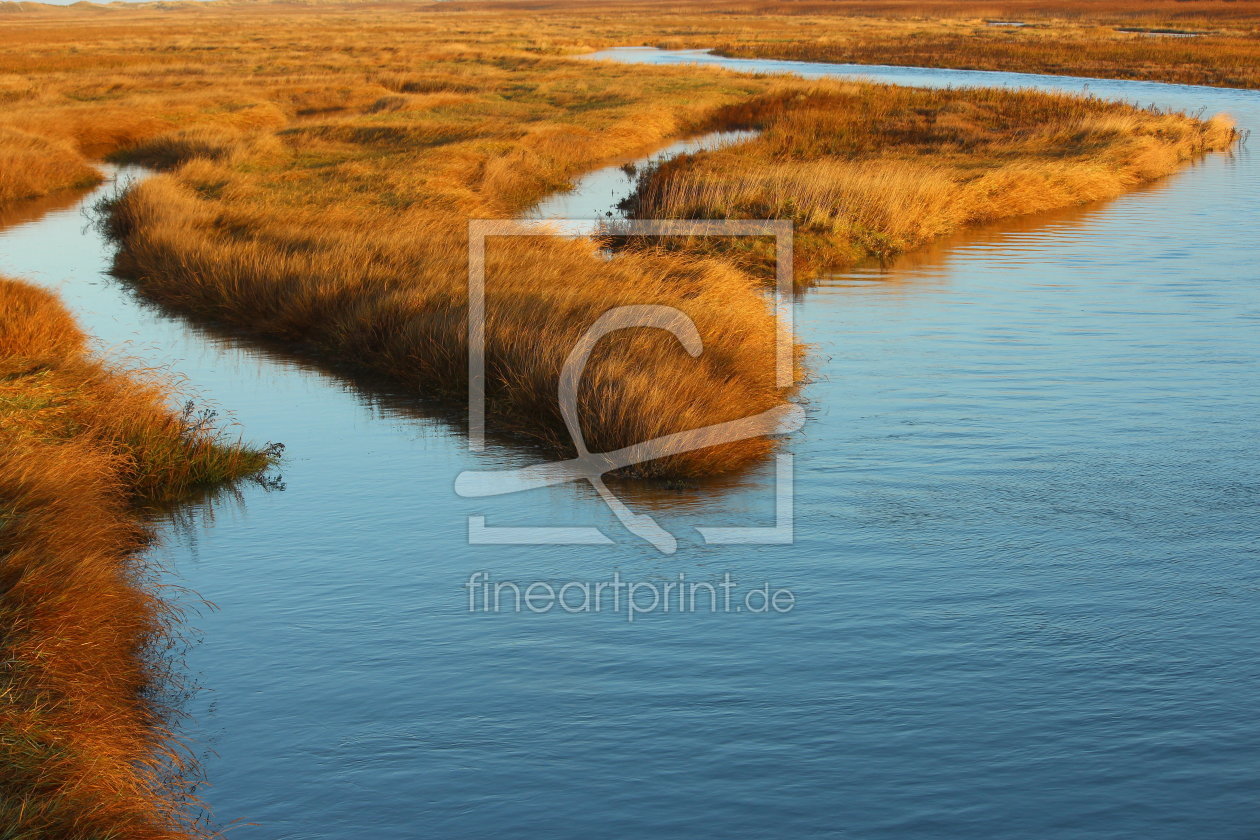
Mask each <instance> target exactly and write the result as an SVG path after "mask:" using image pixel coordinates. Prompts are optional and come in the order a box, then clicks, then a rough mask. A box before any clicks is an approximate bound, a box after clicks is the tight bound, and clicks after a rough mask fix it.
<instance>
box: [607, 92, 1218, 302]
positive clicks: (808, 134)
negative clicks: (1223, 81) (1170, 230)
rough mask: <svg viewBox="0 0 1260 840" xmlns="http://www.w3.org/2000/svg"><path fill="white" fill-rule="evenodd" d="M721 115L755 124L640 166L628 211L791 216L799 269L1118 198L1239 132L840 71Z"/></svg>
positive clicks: (766, 258)
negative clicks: (843, 75)
mask: <svg viewBox="0 0 1260 840" xmlns="http://www.w3.org/2000/svg"><path fill="white" fill-rule="evenodd" d="M714 120H715V123H716V124H721V125H723V126H730V125H737V126H740V127H747V128H756V129H759V130H760V132H761V133H760V134H759V135H758V136H757V137H756V138H755V139H753V140H750V141H749V142H747V143H743V144H740V145H737V146H731V147H727V148H724V149H721V150H714V151H707V152H701V153H697V154H693V155H687V156H681V157H678V158H675V159H673V160H671V161H669V162H667V163H665V164H664V165H662V166H659V167H656V168H654V169H651V170H648V171H646V172H644V173H642V174H641V176H640V181H639V184H638V188H637V191H636V193H635V195H634V196H632V197H631V199H630V200H629V201H628V202H627V209H628V210H629V212H630V213H631V214H632V215H634V216H637V217H642V218H677V219H697V218H699V219H732V218H758V219H760V218H774V219H781V218H788V219H792V220H793V222H794V223H795V229H796V237H797V239H796V243H797V246H796V252H795V253H796V257H797V266H796V277H797V278H798V280H800V281H803V282H807V281H808V279H809V278H810V277H811V276H813V275H814V274H815V273H816V272H817V271H818V270H819V269H821V268H824V267H834V266H838V265H844V264H849V263H852V262H855V261H857V260H860V259H864V258H868V257H876V258H880V259H888V258H891V257H892V256H894V255H896V254H899V253H902V252H904V251H907V250H910V249H912V248H915V247H918V246H920V245H922V244H924V243H926V242H928V241H930V240H932V239H934V238H936V237H938V236H942V235H944V234H947V233H950V232H953V231H955V230H958V229H959V228H963V227H967V226H972V225H978V224H984V223H986V222H991V221H994V220H997V219H1004V218H1010V217H1013V216H1020V215H1026V214H1029V213H1037V212H1042V211H1045V210H1051V209H1056V208H1060V207H1067V206H1071V205H1074V204H1082V203H1087V202H1091V201H1097V200H1099V199H1103V198H1111V197H1114V196H1117V195H1120V194H1121V193H1123V192H1125V191H1126V190H1129V189H1132V188H1133V187H1134V186H1136V185H1138V184H1140V183H1143V182H1146V181H1150V180H1152V179H1155V178H1159V177H1162V176H1164V175H1167V174H1169V173H1171V172H1173V171H1175V170H1176V169H1177V167H1178V166H1180V165H1181V164H1182V163H1184V162H1185V161H1187V160H1189V159H1192V158H1194V157H1196V156H1198V155H1201V154H1203V153H1205V152H1208V151H1212V150H1219V149H1224V148H1228V147H1229V146H1230V145H1232V144H1233V143H1234V142H1235V141H1236V139H1237V137H1238V134H1237V132H1236V131H1235V129H1234V127H1233V124H1232V122H1231V121H1230V120H1229V119H1228V118H1227V117H1224V116H1218V117H1214V118H1212V119H1209V120H1199V119H1195V118H1192V117H1187V116H1185V115H1183V114H1176V113H1163V112H1159V111H1155V110H1147V109H1139V108H1134V107H1131V106H1128V105H1124V104H1120V103H1113V102H1106V101H1101V100H1096V99H1087V98H1082V97H1079V96H1069V95H1064V94H1055V93H1042V92H1037V91H1027V90H1024V91H1003V90H995V89H984V88H981V89H939V90H924V89H916V88H902V87H895V86H891V85H874V84H854V83H845V82H820V83H817V84H814V85H813V86H810V87H803V86H801V85H789V86H786V87H784V88H783V89H781V90H777V91H772V92H769V93H767V94H763V95H761V96H758V97H754V98H752V99H750V100H749V101H747V102H744V103H741V104H739V105H735V106H729V107H727V108H723V109H720V110H719V112H718V113H717V114H716V115H715V117H714ZM651 244H655V243H651ZM673 245H674V246H675V247H680V248H682V249H684V250H689V251H692V252H697V253H713V252H721V253H725V254H727V255H728V256H732V257H734V258H735V259H736V260H737V261H738V262H740V263H741V264H742V265H744V266H745V267H748V268H755V269H758V270H759V271H760V272H761V273H763V274H764V273H767V272H768V271H771V270H772V268H773V255H770V254H766V253H764V252H763V250H761V249H760V248H758V247H757V246H756V245H754V246H753V247H752V248H747V247H744V246H745V243H741V242H733V243H732V242H730V241H726V240H705V241H693V242H689V243H678V242H674V243H673ZM736 249H738V250H736Z"/></svg>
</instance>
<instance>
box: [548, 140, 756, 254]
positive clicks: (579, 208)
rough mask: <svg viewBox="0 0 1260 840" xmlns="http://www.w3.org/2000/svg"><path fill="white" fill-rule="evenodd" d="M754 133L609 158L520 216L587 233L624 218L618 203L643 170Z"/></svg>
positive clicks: (676, 143)
mask: <svg viewBox="0 0 1260 840" xmlns="http://www.w3.org/2000/svg"><path fill="white" fill-rule="evenodd" d="M758 133H759V132H756V131H752V130H742V129H737V130H725V131H711V132H709V133H707V134H702V135H700V136H698V137H689V138H684V139H682V140H675V141H674V142H672V143H670V144H668V145H666V146H662V147H661V148H659V149H657V150H656V151H653V152H650V153H648V154H646V155H637V156H627V157H625V158H623V159H621V160H616V161H613V162H611V163H608V164H606V165H604V166H601V167H600V168H599V169H595V170H593V171H591V172H588V173H587V174H585V175H583V176H582V177H581V178H578V179H577V180H576V181H574V182H573V187H572V189H569V190H566V191H563V192H558V193H555V194H553V195H551V196H548V197H547V198H545V199H543V200H542V201H541V202H539V203H538V204H537V205H535V206H534V207H533V208H532V209H531V210H530V211H529V212H528V213H526V214H525V215H524V216H523V219H525V220H529V221H549V222H551V223H552V224H553V225H554V226H555V227H556V229H557V230H560V231H563V232H565V233H573V234H586V233H590V232H591V231H592V230H594V228H595V226H596V225H597V224H598V223H600V222H606V221H611V220H614V219H622V218H625V213H624V212H623V211H622V210H621V208H620V204H621V202H623V201H625V200H626V199H627V198H629V197H630V196H631V195H632V194H633V193H634V190H635V187H636V186H637V185H638V182H639V177H640V175H641V174H642V173H643V172H645V171H648V170H650V169H651V168H652V167H654V166H659V165H660V164H662V163H664V162H666V161H669V160H673V159H674V158H676V157H679V156H681V155H689V154H695V153H696V152H704V151H710V150H713V149H721V148H725V147H727V146H734V145H737V144H739V143H744V142H746V141H748V140H751V139H752V138H754V137H756V136H757V135H758Z"/></svg>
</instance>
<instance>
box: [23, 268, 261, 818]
mask: <svg viewBox="0 0 1260 840" xmlns="http://www.w3.org/2000/svg"><path fill="white" fill-rule="evenodd" d="M170 396H171V388H170V386H169V385H168V384H167V383H165V382H163V381H162V380H161V379H160V378H159V377H157V376H154V375H152V374H148V373H141V372H136V371H126V370H120V369H119V368H117V367H116V366H114V365H111V364H107V363H105V362H102V361H101V360H99V359H97V358H95V357H94V356H93V355H92V354H90V353H89V352H88V350H87V347H86V339H85V337H84V335H83V333H82V332H81V331H80V330H79V328H78V327H77V326H76V325H75V323H74V321H73V319H72V318H71V317H70V315H69V314H68V313H67V312H66V310H65V308H64V307H63V306H62V305H61V303H60V302H59V301H58V299H57V298H56V297H55V296H54V295H52V294H50V293H49V292H46V291H44V290H42V289H39V288H36V287H34V286H30V285H27V284H25V283H21V282H17V281H13V280H8V279H3V278H0V661H3V665H2V666H0V837H4V838H13V839H14V840H17V839H18V838H21V840H99V839H100V838H106V837H119V838H128V840H175V838H187V837H191V836H196V835H198V834H199V829H197V828H196V827H195V825H194V815H193V814H192V813H190V809H191V808H192V806H193V803H192V802H191V801H190V800H189V799H188V798H187V797H186V796H185V790H184V786H183V783H182V775H183V770H184V769H185V767H184V762H185V756H184V753H183V751H182V749H181V748H180V746H179V745H178V744H177V743H176V741H175V740H174V739H173V738H172V736H171V734H170V732H169V731H168V727H167V719H166V714H165V711H166V710H165V709H164V708H163V706H162V703H161V701H160V700H159V699H158V698H160V697H161V696H162V690H163V688H164V687H166V686H165V683H164V681H163V679H164V676H165V673H166V670H167V669H166V668H165V666H164V663H163V662H162V660H161V658H160V649H161V646H162V644H163V642H164V641H165V640H166V639H167V638H168V635H169V632H170V629H171V626H172V623H173V616H172V615H171V612H170V610H171V607H170V605H169V604H168V603H166V602H165V601H163V600H162V598H161V597H160V595H159V594H158V591H157V590H156V589H155V588H154V587H152V586H150V585H147V581H146V573H147V572H146V569H145V567H144V564H143V560H142V559H141V556H140V552H141V551H142V549H143V548H144V547H145V545H146V544H147V543H148V542H149V541H150V539H151V534H150V532H149V529H148V527H147V526H146V521H147V518H148V517H147V515H146V513H145V509H146V508H148V507H150V506H153V505H156V504H164V503H168V502H171V501H175V500H178V499H181V498H185V497H187V496H188V495H189V494H190V493H192V492H194V491H197V490H199V489H205V488H210V487H214V486H217V485H220V484H222V483H223V482H226V481H229V480H231V479H234V478H241V477H244V476H247V475H250V474H254V473H258V472H260V471H261V470H263V469H265V468H266V467H268V466H269V465H270V464H271V463H272V461H273V460H274V454H273V453H272V452H270V451H259V450H255V449H250V448H248V447H245V446H242V445H241V444H239V443H234V442H232V441H230V440H228V439H227V438H225V437H224V435H222V434H221V433H219V432H216V431H215V430H214V429H213V428H211V427H210V426H209V425H208V424H207V423H205V422H202V421H201V420H199V419H197V418H194V417H192V416H191V415H190V414H188V413H181V412H178V411H172V410H171V409H170V408H169V407H168V404H169V400H170Z"/></svg>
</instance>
